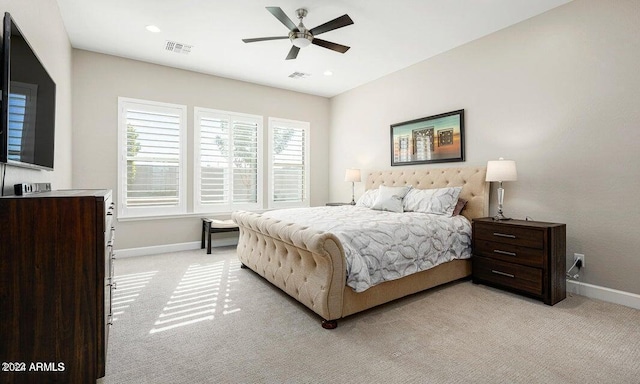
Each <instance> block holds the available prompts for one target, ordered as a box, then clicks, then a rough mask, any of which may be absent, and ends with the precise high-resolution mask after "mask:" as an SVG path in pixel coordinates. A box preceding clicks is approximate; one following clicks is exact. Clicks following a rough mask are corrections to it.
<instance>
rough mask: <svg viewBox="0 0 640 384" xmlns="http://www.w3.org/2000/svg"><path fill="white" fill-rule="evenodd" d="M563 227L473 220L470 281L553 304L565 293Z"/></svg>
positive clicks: (538, 223) (529, 222)
mask: <svg viewBox="0 0 640 384" xmlns="http://www.w3.org/2000/svg"><path fill="white" fill-rule="evenodd" d="M565 244H566V225H565V224H556V223H543V222H539V221H525V220H506V221H494V220H493V219H492V218H490V217H486V218H481V219H475V220H473V244H472V247H473V257H472V261H473V282H474V283H476V284H478V283H484V284H487V285H492V286H496V287H499V288H504V289H507V290H511V291H514V292H517V293H521V294H524V295H527V296H530V297H533V298H536V299H539V300H542V301H544V303H545V304H548V305H554V304H556V303H557V302H559V301H561V300H563V299H564V298H565V297H566V296H567V292H566V285H567V281H566V276H565V274H566V272H565V270H566V245H565Z"/></svg>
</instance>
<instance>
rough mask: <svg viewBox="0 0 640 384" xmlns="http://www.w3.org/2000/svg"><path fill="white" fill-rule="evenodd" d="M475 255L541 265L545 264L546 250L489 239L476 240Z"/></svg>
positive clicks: (474, 245)
mask: <svg viewBox="0 0 640 384" xmlns="http://www.w3.org/2000/svg"><path fill="white" fill-rule="evenodd" d="M473 253H474V254H475V255H479V256H484V257H492V258H494V259H499V260H504V261H506V262H509V263H517V264H523V265H529V266H532V267H540V268H542V266H543V265H544V254H545V253H544V250H543V249H538V248H528V247H521V246H518V245H513V244H508V243H498V242H495V241H488V240H476V241H475V243H474V244H473Z"/></svg>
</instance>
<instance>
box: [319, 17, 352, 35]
mask: <svg viewBox="0 0 640 384" xmlns="http://www.w3.org/2000/svg"><path fill="white" fill-rule="evenodd" d="M351 24H353V20H351V18H350V17H349V15H342V16H340V17H338V18H335V19H333V20H331V21H327V22H326V23H324V24H322V25H318V26H317V27H315V28H312V29H310V30H309V32H311V34H312V35H314V36H316V35H319V34H321V33H325V32H329V31H333V30H334V29H338V28H342V27H346V26H347V25H351Z"/></svg>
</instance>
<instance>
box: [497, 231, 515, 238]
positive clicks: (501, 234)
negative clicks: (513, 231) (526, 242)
mask: <svg viewBox="0 0 640 384" xmlns="http://www.w3.org/2000/svg"><path fill="white" fill-rule="evenodd" d="M493 236H498V237H508V238H509V239H515V238H516V236H515V235H508V234H506V233H500V232H493Z"/></svg>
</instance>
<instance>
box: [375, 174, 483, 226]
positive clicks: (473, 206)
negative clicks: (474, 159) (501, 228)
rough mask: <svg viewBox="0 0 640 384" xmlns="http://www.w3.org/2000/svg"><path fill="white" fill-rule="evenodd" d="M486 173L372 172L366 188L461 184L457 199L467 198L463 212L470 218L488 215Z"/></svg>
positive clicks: (452, 185) (435, 186) (422, 187)
mask: <svg viewBox="0 0 640 384" xmlns="http://www.w3.org/2000/svg"><path fill="white" fill-rule="evenodd" d="M486 173H487V168H486V167H463V168H425V169H418V168H416V169H405V170H390V171H373V172H369V174H368V175H367V182H366V184H365V189H375V188H378V187H379V186H380V185H386V186H389V187H393V186H398V187H399V186H403V185H411V186H413V187H414V188H420V189H429V188H444V187H458V186H462V192H460V198H462V199H465V200H467V205H466V206H465V208H464V210H463V211H462V215H464V216H465V217H466V218H467V219H469V220H471V219H474V218H478V217H486V216H489V183H487V182H486V181H485V176H486Z"/></svg>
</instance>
